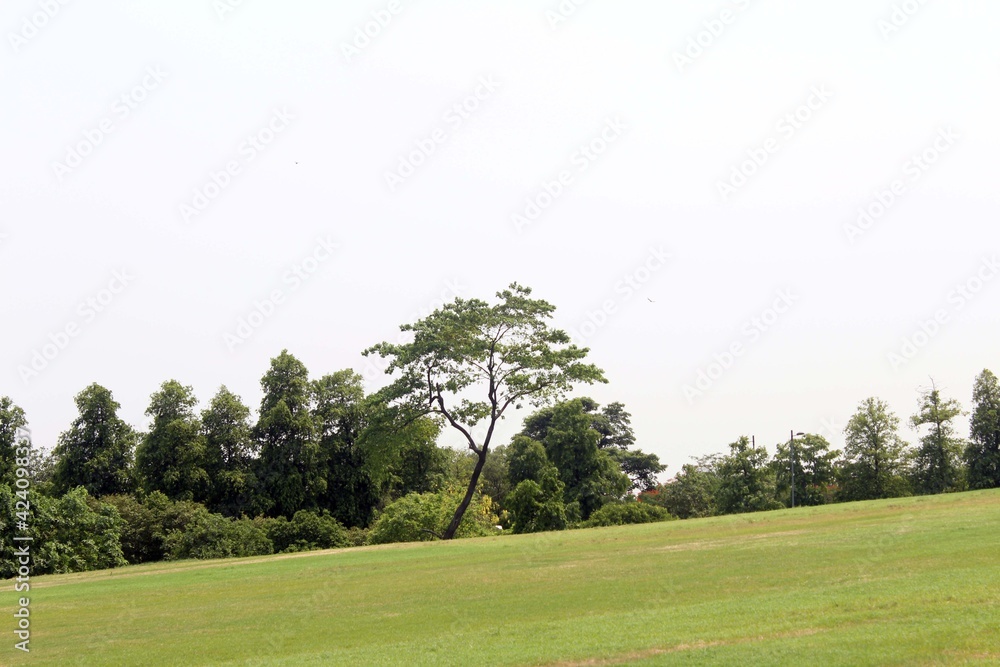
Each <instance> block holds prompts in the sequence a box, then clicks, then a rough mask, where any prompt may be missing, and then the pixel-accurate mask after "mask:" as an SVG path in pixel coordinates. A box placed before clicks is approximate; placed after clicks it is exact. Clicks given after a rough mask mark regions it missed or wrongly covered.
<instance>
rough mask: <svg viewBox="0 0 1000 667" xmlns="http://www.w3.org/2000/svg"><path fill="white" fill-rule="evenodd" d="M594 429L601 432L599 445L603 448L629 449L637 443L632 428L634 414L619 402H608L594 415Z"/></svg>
mask: <svg viewBox="0 0 1000 667" xmlns="http://www.w3.org/2000/svg"><path fill="white" fill-rule="evenodd" d="M594 429H595V430H596V431H597V432H598V433H600V434H601V439H600V441H598V443H597V446H598V447H600V448H601V449H608V448H614V449H618V450H622V451H624V450H627V449H629V448H630V447H632V445H634V444H635V432H634V431H633V430H632V415H630V414H629V413H628V412H627V411H626V410H625V405H624V404H622V403H619V402H614V403H608V404H607V405H605V406H604V408H603V409H602V410H601V412H600V413H599V414H597V415H594Z"/></svg>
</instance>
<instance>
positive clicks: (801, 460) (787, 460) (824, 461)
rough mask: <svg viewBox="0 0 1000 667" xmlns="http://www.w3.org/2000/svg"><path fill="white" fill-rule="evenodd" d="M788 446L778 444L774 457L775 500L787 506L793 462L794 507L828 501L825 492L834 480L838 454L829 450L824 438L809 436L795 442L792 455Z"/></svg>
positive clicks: (827, 491)
mask: <svg viewBox="0 0 1000 667" xmlns="http://www.w3.org/2000/svg"><path fill="white" fill-rule="evenodd" d="M789 444H790V443H787V442H782V443H779V444H778V448H777V449H778V451H777V453H776V454H775V455H774V461H773V468H774V473H775V478H776V490H775V495H776V497H777V498H778V500H779V501H780V502H782V503H785V504H788V505H790V504H791V497H792V463H793V461H794V464H795V475H794V476H795V504H796V505H822V504H824V503H826V502H828V500H829V497H830V491H829V490H830V489H831V487H832V486H833V485H834V484H835V482H836V479H837V466H836V460H837V457H838V456H839V455H840V452H838V451H836V450H834V451H830V443H829V442H827V439H826V438H824V437H823V436H821V435H815V434H813V433H806V434H805V435H804V436H802V437H799V438H796V439H795V448H794V456H793V450H792V449H791V448H790V446H789Z"/></svg>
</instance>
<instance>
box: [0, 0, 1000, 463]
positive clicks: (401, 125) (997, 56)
mask: <svg viewBox="0 0 1000 667" xmlns="http://www.w3.org/2000/svg"><path fill="white" fill-rule="evenodd" d="M998 23H1000V5H998V4H997V3H996V2H992V1H989V0H965V1H963V2H954V3H946V2H926V1H920V2H918V1H917V0H906V1H902V0H892V1H890V0H843V1H841V2H837V3H808V2H798V1H793V0H759V1H758V0H734V1H732V2H717V1H701V0H698V1H690V2H684V3H663V2H653V1H652V0H645V1H632V2H614V3H612V2H598V1H594V0H591V1H590V2H585V1H582V0H563V2H558V1H557V0H549V1H544V2H522V1H515V2H503V3H497V2H482V1H474V2H473V1H469V0H464V1H463V2H457V1H447V0H409V1H408V0H379V1H377V2H358V3H325V2H318V1H309V0H303V1H301V2H296V3H280V4H279V3H276V2H272V3H268V2H263V0H242V1H240V0H178V1H175V2H171V3H163V2H152V1H150V0H145V1H142V0H140V1H128V2H126V1H124V0H106V1H104V2H101V3H82V2H72V1H69V0H34V1H32V0H7V1H6V2H4V6H3V9H2V10H0V31H2V33H3V37H4V39H3V42H2V44H0V90H2V91H3V99H2V102H0V146H2V148H3V159H2V161H0V285H2V289H0V332H2V333H0V395H8V396H10V397H11V398H12V399H13V400H14V402H15V403H16V404H18V405H20V406H21V407H22V408H23V409H24V410H25V411H26V413H27V416H28V419H29V421H30V426H31V430H32V436H33V439H34V442H35V444H36V445H38V446H41V447H44V448H50V447H52V446H53V445H54V444H55V442H56V440H57V438H58V435H59V433H61V432H62V431H64V430H65V429H66V428H67V427H68V426H69V424H70V422H71V421H72V420H73V419H74V417H75V416H76V410H75V406H74V403H73V397H74V396H75V395H76V394H77V393H78V392H79V391H81V390H82V389H83V388H85V387H86V386H87V385H89V384H90V383H93V382H97V383H100V384H102V385H104V386H106V387H108V388H109V389H111V390H112V392H113V393H114V396H115V398H116V399H117V400H118V401H119V402H120V403H121V406H122V407H121V411H120V414H121V416H122V417H123V418H124V419H125V420H127V421H128V422H129V423H131V424H132V425H133V426H135V427H136V428H139V429H144V428H146V427H147V425H148V420H147V418H146V417H145V416H144V411H145V409H146V407H147V405H148V401H149V395H150V394H152V393H153V392H154V391H156V390H157V388H158V387H159V385H160V384H161V383H162V382H164V381H166V380H169V379H177V380H179V381H181V382H182V383H184V384H188V385H192V386H193V387H194V389H195V391H196V393H197V396H198V398H199V399H200V401H201V403H202V405H203V406H204V405H207V403H208V401H209V399H210V398H211V397H212V395H214V394H215V392H216V391H217V390H218V388H219V386H220V385H223V384H225V385H226V386H228V387H229V388H230V389H231V390H232V391H234V392H235V393H237V394H238V395H240V396H241V397H242V398H243V399H244V401H245V402H247V403H248V404H249V405H250V406H251V407H252V408H256V407H257V406H258V405H259V402H260V399H261V390H260V385H259V381H260V377H261V376H262V375H263V373H264V372H265V371H266V370H267V367H268V364H269V360H270V359H271V358H273V357H275V356H276V355H277V354H279V353H280V352H281V350H283V349H288V350H289V351H290V352H291V353H292V354H294V355H296V356H297V357H298V358H299V359H301V360H302V361H303V362H304V363H305V364H306V366H307V367H308V368H309V370H310V373H311V375H312V377H320V376H321V375H323V374H326V373H332V372H334V371H337V370H340V369H344V368H353V369H355V370H356V371H357V372H359V373H361V374H363V375H364V377H365V382H366V386H367V387H368V388H369V390H375V389H377V388H378V387H380V386H382V385H383V384H384V383H385V382H386V377H385V375H384V374H383V373H382V366H380V365H379V363H377V361H376V360H372V359H369V358H366V357H364V356H362V354H361V352H362V350H364V349H365V348H367V347H369V346H370V345H373V344H375V343H378V342H380V341H383V340H389V341H396V340H398V338H399V325H401V324H404V323H407V322H412V321H415V320H416V319H418V318H420V317H423V316H425V315H427V314H428V313H430V312H431V311H433V310H434V309H435V308H437V307H439V306H440V305H441V304H443V303H444V302H447V301H451V300H452V299H454V298H456V297H462V298H472V297H476V298H481V299H486V300H492V299H493V296H494V294H495V293H496V292H497V291H499V290H501V289H504V288H505V287H506V286H507V285H509V284H510V283H512V282H515V281H516V282H518V283H521V284H523V285H527V286H529V287H531V288H532V289H533V295H534V296H535V297H538V298H542V299H545V300H546V301H549V302H550V303H552V304H553V305H555V306H556V311H555V314H554V317H553V320H552V324H553V325H554V326H557V327H559V328H562V329H565V330H566V331H568V332H570V333H571V335H572V336H573V337H574V339H575V340H576V341H577V342H578V343H579V344H581V345H585V346H587V347H588V348H590V351H591V352H590V355H589V358H590V359H591V360H592V361H593V362H594V363H596V364H598V365H599V366H600V367H601V368H603V369H604V371H605V373H606V376H607V378H608V380H609V383H608V384H606V385H598V386H593V387H588V386H584V387H581V388H579V389H578V390H577V391H576V394H575V395H589V396H592V397H593V398H594V399H595V400H597V401H598V402H600V403H602V404H606V403H608V402H611V401H621V402H623V403H624V404H625V406H626V409H627V410H628V411H629V412H631V414H632V420H633V426H634V428H635V431H636V435H637V439H638V440H637V445H638V446H639V447H640V448H642V449H643V450H646V451H651V452H654V453H656V454H658V455H659V456H660V458H661V460H662V461H663V462H664V463H666V464H667V465H668V466H669V467H668V470H667V473H666V475H667V476H669V475H671V474H673V473H674V472H676V471H677V470H679V468H680V466H681V465H683V464H684V463H687V462H690V460H691V457H697V456H702V455H706V454H711V453H715V452H720V451H724V450H725V449H726V446H727V445H728V443H730V442H733V441H734V440H736V439H737V438H738V437H739V436H741V435H748V436H753V437H754V439H755V441H756V442H757V443H758V444H762V445H766V446H767V447H768V448H769V450H770V451H772V452H773V451H774V446H775V444H776V443H778V442H779V441H784V440H787V438H788V437H789V432H790V431H793V430H794V431H804V432H812V433H820V434H822V435H824V436H826V437H827V438H828V439H829V440H830V442H831V443H832V444H833V445H834V446H835V447H840V446H842V445H843V440H844V438H843V428H844V426H845V425H846V423H847V420H848V419H849V418H850V416H851V414H853V412H854V411H855V410H856V409H857V406H858V404H859V403H860V402H861V401H862V400H863V399H865V398H867V397H869V396H877V397H879V398H880V399H882V400H885V401H887V402H888V403H889V405H890V407H891V408H892V410H893V411H894V412H895V413H896V414H897V415H898V416H899V417H900V418H901V435H902V436H903V437H904V438H905V439H907V440H909V441H911V442H915V441H916V439H917V437H918V433H917V432H915V431H913V430H911V429H910V427H909V426H908V424H907V421H908V418H909V416H910V415H912V414H913V413H914V412H915V411H916V407H917V400H918V398H919V393H920V391H921V390H923V389H926V388H927V387H929V386H930V384H931V382H932V381H933V382H934V383H935V385H936V386H937V387H938V388H940V389H942V390H943V392H944V393H945V395H947V396H950V397H953V398H956V399H958V400H959V401H960V402H961V403H962V404H963V405H964V406H965V407H966V409H968V408H969V407H970V405H971V395H972V384H973V381H974V379H975V376H976V375H977V374H978V373H979V372H980V371H982V370H983V369H984V368H990V369H992V370H994V371H998V372H1000V357H998V352H1000V350H998V347H997V345H996V341H997V340H998V338H1000V318H998V313H1000V310H998V308H997V306H998V304H1000V265H998V264H997V260H998V257H1000V243H998V241H1000V234H998V231H997V212H998V204H1000V189H998V188H997V187H996V179H997V175H998V171H1000V170H998V166H997V160H998V156H1000V125H998V124H997V123H996V119H997V118H998V117H1000V93H998V83H1000V78H998V74H1000V41H998V40H997V39H996V34H997V27H998ZM524 416H526V415H525V413H523V412H521V413H517V414H513V415H511V416H510V417H509V418H508V419H507V420H506V422H505V424H504V426H503V428H502V429H501V431H500V436H501V441H504V440H506V439H508V438H509V437H510V436H511V435H512V434H513V433H514V432H516V431H517V430H518V429H519V427H520V425H521V420H522V419H523V418H524ZM965 424H966V421H965V420H964V419H963V421H962V422H961V424H960V431H965V429H966V426H965Z"/></svg>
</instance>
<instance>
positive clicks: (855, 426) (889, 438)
mask: <svg viewBox="0 0 1000 667" xmlns="http://www.w3.org/2000/svg"><path fill="white" fill-rule="evenodd" d="M898 428H899V417H897V416H896V415H895V414H893V413H892V412H891V411H890V410H889V406H888V404H886V403H885V402H884V401H881V400H879V399H877V398H874V397H872V398H866V399H865V400H864V401H862V402H861V405H860V406H859V407H858V410H857V412H856V413H855V414H854V416H852V417H851V419H850V421H848V422H847V426H846V427H845V428H844V435H845V439H846V444H845V447H844V455H843V459H842V462H841V471H840V472H841V484H840V497H841V499H842V500H870V499H875V498H893V497H897V496H903V495H906V494H907V493H908V492H909V489H908V486H909V485H908V483H907V481H906V478H905V477H904V476H903V473H904V472H905V464H906V447H907V445H906V443H905V442H903V440H902V439H901V438H900V437H899V435H898V433H897V431H898Z"/></svg>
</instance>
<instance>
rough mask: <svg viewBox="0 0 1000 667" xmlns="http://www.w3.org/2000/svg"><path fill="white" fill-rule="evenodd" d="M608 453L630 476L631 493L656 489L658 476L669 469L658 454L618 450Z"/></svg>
mask: <svg viewBox="0 0 1000 667" xmlns="http://www.w3.org/2000/svg"><path fill="white" fill-rule="evenodd" d="M607 452H608V454H609V455H610V456H611V458H612V459H613V460H614V461H615V463H617V464H618V467H619V468H620V469H621V471H622V472H623V473H625V474H626V475H628V478H629V481H630V484H631V486H630V487H629V491H632V492H637V491H648V490H650V489H654V488H656V476H657V475H659V474H660V473H661V472H663V471H664V470H666V469H667V466H665V465H663V464H662V463H660V457H659V456H657V455H656V454H647V453H645V452H642V451H639V450H635V451H631V450H627V449H618V448H613V449H608V450H607Z"/></svg>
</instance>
